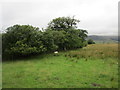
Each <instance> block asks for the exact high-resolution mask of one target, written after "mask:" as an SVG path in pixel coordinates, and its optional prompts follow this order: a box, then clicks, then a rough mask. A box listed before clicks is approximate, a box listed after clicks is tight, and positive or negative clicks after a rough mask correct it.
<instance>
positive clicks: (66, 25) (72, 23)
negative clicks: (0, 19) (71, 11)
mask: <svg viewBox="0 0 120 90" xmlns="http://www.w3.org/2000/svg"><path fill="white" fill-rule="evenodd" d="M78 22H80V21H79V20H77V19H74V17H73V18H70V17H59V18H56V19H53V20H52V21H51V22H50V23H49V24H48V27H47V28H46V29H45V30H43V32H42V31H40V30H39V28H38V27H33V26H30V25H14V26H11V27H8V28H7V29H6V30H7V32H6V33H3V34H2V40H3V43H2V46H3V48H2V52H3V57H6V56H7V57H8V56H12V57H18V56H29V55H33V54H41V53H44V52H53V51H55V50H69V49H76V48H82V47H84V46H86V45H87V41H86V37H87V31H86V30H81V29H77V23H78Z"/></svg>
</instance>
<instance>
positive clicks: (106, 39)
mask: <svg viewBox="0 0 120 90" xmlns="http://www.w3.org/2000/svg"><path fill="white" fill-rule="evenodd" d="M87 39H93V40H94V41H95V42H96V43H118V36H97V35H90V36H88V38H87Z"/></svg>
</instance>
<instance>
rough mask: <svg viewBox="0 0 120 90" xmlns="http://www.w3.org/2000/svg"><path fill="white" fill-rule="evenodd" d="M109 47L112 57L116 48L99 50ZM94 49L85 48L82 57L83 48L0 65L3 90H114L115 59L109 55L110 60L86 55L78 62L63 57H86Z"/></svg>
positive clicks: (75, 59)
mask: <svg viewBox="0 0 120 90" xmlns="http://www.w3.org/2000/svg"><path fill="white" fill-rule="evenodd" d="M109 45H111V48H112V47H113V49H114V50H115V51H114V52H113V50H112V51H111V52H112V53H111V52H110V54H113V53H115V52H116V49H115V48H114V47H116V45H113V44H108V45H107V44H104V45H103V46H102V47H104V48H103V49H105V47H106V48H107V47H110V46H109ZM98 46H99V44H98V45H97V44H96V45H94V46H93V45H90V46H88V47H85V48H86V49H87V50H86V53H85V52H84V49H85V48H83V49H78V50H71V51H68V52H60V53H59V55H58V56H54V54H48V55H42V56H36V57H33V58H30V59H23V60H21V61H9V62H8V61H7V62H3V65H2V66H3V77H2V79H3V80H2V85H3V88H117V87H118V64H117V62H118V59H117V56H115V55H113V58H112V57H108V56H107V57H104V58H101V57H100V56H99V57H98V58H95V55H93V57H92V56H91V58H88V57H87V55H85V56H84V57H79V58H77V57H69V56H66V55H69V54H71V53H72V54H74V53H77V56H80V55H81V53H80V52H84V53H85V54H88V55H89V53H90V49H91V50H92V49H95V47H96V48H97V47H98ZM93 47H94V48H93ZM98 48H99V47H98ZM109 51H110V50H109ZM78 52H79V54H78ZM104 54H105V53H104ZM100 55H101V54H100ZM105 55H107V52H106V54H105ZM101 56H102V55H101Z"/></svg>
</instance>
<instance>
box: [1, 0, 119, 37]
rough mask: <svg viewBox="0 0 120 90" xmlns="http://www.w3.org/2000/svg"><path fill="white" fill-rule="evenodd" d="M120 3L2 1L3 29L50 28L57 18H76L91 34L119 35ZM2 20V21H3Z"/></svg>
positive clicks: (104, 0)
mask: <svg viewBox="0 0 120 90" xmlns="http://www.w3.org/2000/svg"><path fill="white" fill-rule="evenodd" d="M118 1H119V0H2V1H1V5H0V10H1V11H0V14H1V17H0V19H1V20H0V25H1V26H0V27H1V28H2V29H3V30H4V29H6V28H7V27H9V26H12V25H15V24H29V25H33V26H36V27H39V28H40V29H41V28H46V26H47V24H48V23H49V22H50V21H51V20H52V19H54V18H57V17H62V16H71V17H72V16H75V18H76V19H79V20H80V21H81V22H80V23H79V24H78V28H80V29H86V30H87V31H88V33H89V35H91V34H92V35H93V34H94V35H117V34H118ZM1 21H2V22H1Z"/></svg>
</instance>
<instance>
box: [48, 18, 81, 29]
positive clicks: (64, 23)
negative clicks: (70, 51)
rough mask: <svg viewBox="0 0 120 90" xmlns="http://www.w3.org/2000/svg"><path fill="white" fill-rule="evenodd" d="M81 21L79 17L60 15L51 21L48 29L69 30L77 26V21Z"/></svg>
mask: <svg viewBox="0 0 120 90" xmlns="http://www.w3.org/2000/svg"><path fill="white" fill-rule="evenodd" d="M79 22H80V21H79V20H77V19H74V17H73V18H70V17H59V18H56V19H53V20H52V21H51V22H50V23H48V29H51V30H57V31H60V30H67V29H71V28H77V26H76V25H77V23H79Z"/></svg>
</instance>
